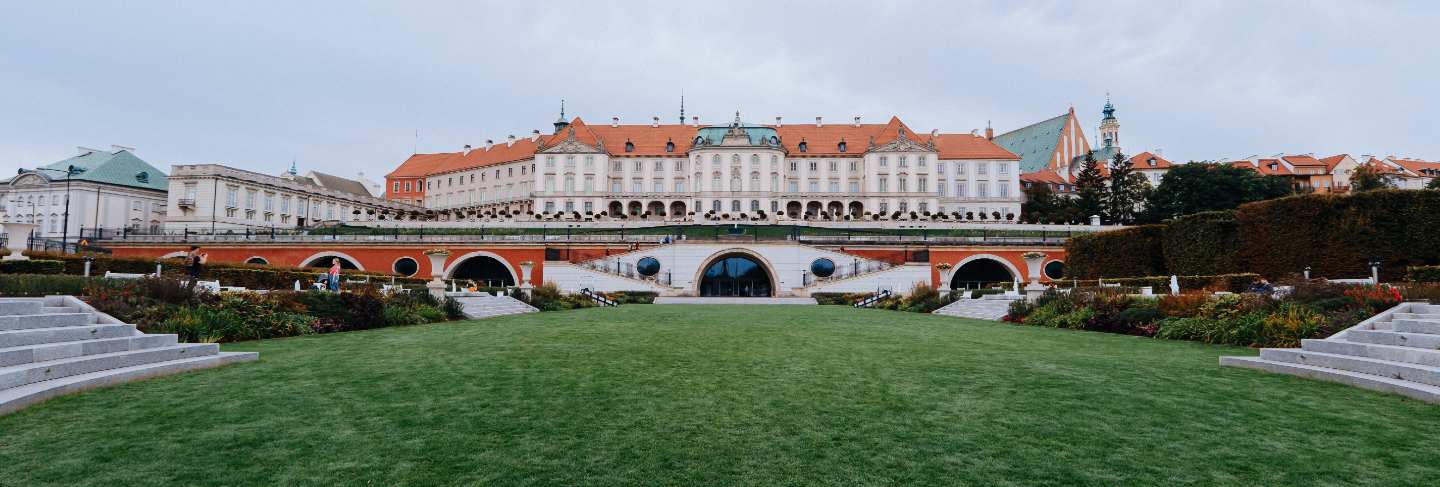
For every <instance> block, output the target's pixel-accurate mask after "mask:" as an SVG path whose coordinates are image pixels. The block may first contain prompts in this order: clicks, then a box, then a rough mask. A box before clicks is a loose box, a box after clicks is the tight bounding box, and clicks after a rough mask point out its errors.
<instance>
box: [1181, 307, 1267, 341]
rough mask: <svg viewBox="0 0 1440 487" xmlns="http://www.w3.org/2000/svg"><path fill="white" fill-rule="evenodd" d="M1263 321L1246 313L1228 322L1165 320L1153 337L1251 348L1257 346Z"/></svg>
mask: <svg viewBox="0 0 1440 487" xmlns="http://www.w3.org/2000/svg"><path fill="white" fill-rule="evenodd" d="M1264 320H1265V314H1264V313H1249V314H1245V315H1240V316H1236V317H1233V318H1231V319H1215V318H1206V317H1190V318H1166V319H1164V320H1160V321H1159V322H1157V323H1156V325H1157V330H1156V332H1155V337H1156V338H1164V339H1169V340H1193V341H1199V342H1205V343H1212V344H1221V345H1240V346H1251V345H1256V344H1259V342H1260V340H1261V337H1262V336H1263V332H1264Z"/></svg>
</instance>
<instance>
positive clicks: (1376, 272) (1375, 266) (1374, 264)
mask: <svg viewBox="0 0 1440 487" xmlns="http://www.w3.org/2000/svg"><path fill="white" fill-rule="evenodd" d="M1370 284H1372V285H1376V286H1379V285H1380V261H1376V260H1372V261H1370Z"/></svg>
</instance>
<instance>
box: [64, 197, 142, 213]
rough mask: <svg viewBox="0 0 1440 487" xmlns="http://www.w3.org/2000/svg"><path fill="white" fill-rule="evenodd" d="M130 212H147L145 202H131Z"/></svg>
mask: <svg viewBox="0 0 1440 487" xmlns="http://www.w3.org/2000/svg"><path fill="white" fill-rule="evenodd" d="M56 198H57V199H58V198H59V196H56ZM130 211H145V202H144V201H140V200H135V201H131V202H130Z"/></svg>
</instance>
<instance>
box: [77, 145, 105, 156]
mask: <svg viewBox="0 0 1440 487" xmlns="http://www.w3.org/2000/svg"><path fill="white" fill-rule="evenodd" d="M75 150H77V151H79V152H80V155H82V156H83V155H85V154H89V153H91V152H101V150H100V149H91V148H89V147H85V146H76V147H75Z"/></svg>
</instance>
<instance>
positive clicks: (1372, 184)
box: [1350, 164, 1395, 193]
mask: <svg viewBox="0 0 1440 487" xmlns="http://www.w3.org/2000/svg"><path fill="white" fill-rule="evenodd" d="M1394 187H1395V185H1394V184H1393V183H1391V182H1390V180H1389V179H1386V178H1385V175H1383V174H1380V171H1379V170H1378V169H1376V168H1375V167H1374V166H1371V165H1369V164H1365V165H1362V166H1360V167H1357V168H1355V172H1352V173H1350V190H1351V191H1354V192H1356V193H1359V192H1362V191H1374V190H1377V189H1391V188H1394Z"/></svg>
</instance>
